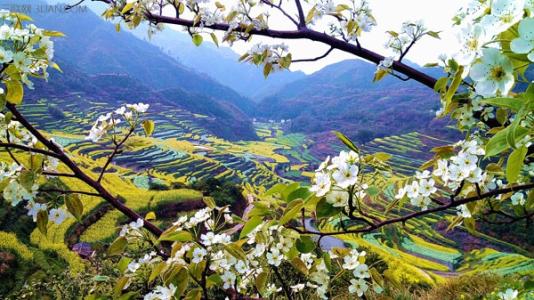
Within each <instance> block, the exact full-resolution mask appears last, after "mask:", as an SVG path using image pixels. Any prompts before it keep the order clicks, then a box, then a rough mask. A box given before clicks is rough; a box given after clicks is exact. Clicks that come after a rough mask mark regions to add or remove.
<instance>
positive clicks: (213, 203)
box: [202, 197, 217, 209]
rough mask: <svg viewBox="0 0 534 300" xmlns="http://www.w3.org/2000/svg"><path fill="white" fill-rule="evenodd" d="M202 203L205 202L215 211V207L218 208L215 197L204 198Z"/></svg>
mask: <svg viewBox="0 0 534 300" xmlns="http://www.w3.org/2000/svg"><path fill="white" fill-rule="evenodd" d="M202 202H204V204H206V206H207V207H209V208H211V209H215V207H217V204H216V203H215V199H214V198H213V197H202Z"/></svg>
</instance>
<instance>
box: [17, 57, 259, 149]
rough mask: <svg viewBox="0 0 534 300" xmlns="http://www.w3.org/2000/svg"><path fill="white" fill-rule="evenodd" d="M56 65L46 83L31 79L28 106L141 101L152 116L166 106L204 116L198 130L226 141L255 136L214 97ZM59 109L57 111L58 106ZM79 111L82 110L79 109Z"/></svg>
mask: <svg viewBox="0 0 534 300" xmlns="http://www.w3.org/2000/svg"><path fill="white" fill-rule="evenodd" d="M58 63H59V64H60V65H61V67H62V69H63V73H59V72H55V71H52V74H51V79H50V80H49V81H48V82H44V81H40V80H39V81H38V80H35V81H34V82H35V89H34V90H28V91H27V93H26V98H27V101H28V103H32V102H35V101H36V100H38V99H41V98H45V99H47V100H48V101H49V102H50V104H51V105H54V104H56V100H55V99H56V98H59V99H73V100H72V101H79V100H77V99H78V98H75V97H73V96H74V95H76V96H80V97H81V98H86V99H92V100H96V101H99V102H101V103H105V104H106V106H107V107H108V109H107V111H111V110H113V109H114V108H116V107H117V106H118V105H121V104H122V103H124V102H130V103H131V102H137V101H142V102H145V103H150V104H151V112H153V113H156V114H157V113H165V112H166V107H169V105H170V106H171V107H173V106H174V107H179V108H183V109H185V110H188V111H190V112H195V113H200V114H202V115H205V116H208V117H209V118H199V119H198V120H196V121H195V122H196V123H197V126H198V127H201V128H204V129H206V130H208V132H211V133H213V134H214V135H216V136H219V137H222V138H225V139H228V140H243V139H244V140H251V139H252V140H253V139H256V137H257V136H256V133H255V131H254V128H253V127H252V123H251V122H250V121H249V120H248V118H247V117H246V116H245V115H244V114H243V113H242V112H241V111H240V110H238V109H236V107H235V106H234V105H232V104H230V103H226V102H220V101H219V102H217V101H216V100H214V98H211V97H208V96H205V95H201V94H195V93H190V92H187V91H184V90H182V89H180V88H174V89H169V90H164V91H157V92H155V91H152V90H150V89H149V88H148V87H146V86H144V85H143V84H142V83H141V82H139V81H138V80H136V79H135V78H132V77H130V76H128V75H126V74H95V75H88V74H86V73H83V72H80V71H79V70H77V68H76V67H75V66H73V65H72V64H70V63H68V62H64V61H62V60H61V59H60V60H59V61H58ZM110 82H112V83H113V84H110ZM83 103H85V102H83V101H80V103H79V105H80V106H83V105H86V104H83ZM59 109H60V110H61V105H59ZM80 109H81V110H84V109H86V108H85V107H80ZM178 118H180V116H176V123H179V122H180V121H183V120H179V119H178ZM32 121H34V122H36V123H37V124H39V125H46V124H41V123H40V122H41V121H42V120H39V119H36V120H32ZM93 121H94V120H93ZM49 129H53V128H49ZM56 129H57V128H56ZM177 137H178V136H177Z"/></svg>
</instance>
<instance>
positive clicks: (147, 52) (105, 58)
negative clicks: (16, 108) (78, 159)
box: [0, 0, 256, 140]
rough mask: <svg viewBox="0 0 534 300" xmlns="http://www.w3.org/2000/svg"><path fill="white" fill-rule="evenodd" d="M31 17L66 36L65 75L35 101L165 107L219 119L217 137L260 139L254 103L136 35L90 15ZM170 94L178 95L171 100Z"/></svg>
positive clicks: (41, 87) (62, 43)
mask: <svg viewBox="0 0 534 300" xmlns="http://www.w3.org/2000/svg"><path fill="white" fill-rule="evenodd" d="M9 3H11V2H10V1H9V0H0V5H2V6H6V7H9ZM42 4H44V2H42V1H39V0H36V1H34V2H32V5H42ZM31 15H32V18H34V21H35V22H36V23H37V24H38V25H39V26H41V27H44V28H47V29H53V30H59V31H62V32H64V33H65V34H66V37H64V38H60V39H57V42H56V48H55V49H56V59H55V60H56V61H57V62H58V63H60V65H61V67H62V68H63V70H64V73H63V74H59V73H58V72H52V75H51V79H50V82H49V83H47V84H41V83H37V89H36V91H35V92H34V93H30V95H31V96H34V97H43V98H53V97H58V96H60V95H65V94H69V93H77V92H79V93H83V94H84V95H85V96H87V97H91V98H93V99H98V98H101V100H102V101H106V102H109V103H110V104H112V103H116V102H117V101H128V102H137V101H143V102H150V101H164V102H167V103H174V105H178V106H179V107H182V108H185V109H187V110H191V112H193V113H199V114H205V115H208V116H210V117H212V118H214V119H215V124H210V125H209V127H210V131H212V132H213V133H214V134H215V135H219V136H221V137H223V138H227V139H231V140H239V139H247V140H248V139H255V138H256V133H255V131H254V130H253V127H252V123H251V121H250V117H249V115H250V114H251V113H252V109H253V108H254V103H252V102H251V101H250V100H249V99H247V98H245V97H242V96H241V95H239V94H238V93H236V92H235V91H233V90H232V89H230V88H228V87H225V86H223V85H221V84H219V83H217V82H216V81H214V80H212V79H210V78H206V76H203V75H200V74H198V73H196V72H194V71H193V70H190V69H189V68H187V67H184V66H183V65H181V64H180V63H178V62H177V61H176V60H175V59H173V58H171V57H169V56H167V55H166V54H164V53H162V52H161V51H160V50H159V49H158V48H157V47H155V46H153V45H151V44H149V43H147V42H145V41H142V40H140V39H138V38H136V37H135V36H134V35H132V34H131V33H128V32H120V33H117V32H116V31H115V29H114V26H113V24H111V23H109V22H105V21H104V20H102V19H100V18H99V17H98V16H97V15H95V14H94V13H92V12H91V11H89V10H88V11H87V12H85V13H61V12H46V13H38V12H37V11H36V9H34V10H33V13H31ZM97 81H98V82H97ZM169 89H173V90H174V93H173V94H170V95H166V94H165V92H164V91H167V90H169ZM119 91H122V92H121V93H119ZM177 91H180V92H179V93H177ZM176 94H179V95H180V96H179V97H177V96H176ZM126 95H128V97H126ZM192 103H194V104H195V105H192ZM218 122H220V123H218ZM206 126H208V125H206Z"/></svg>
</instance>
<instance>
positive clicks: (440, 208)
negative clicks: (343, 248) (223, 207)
mask: <svg viewBox="0 0 534 300" xmlns="http://www.w3.org/2000/svg"><path fill="white" fill-rule="evenodd" d="M532 188H534V183H529V184H524V185H517V186H513V187H509V188H505V189H500V190H494V191H491V192H488V193H485V194H481V195H477V196H473V197H468V198H463V199H458V200H455V201H451V202H448V203H447V204H445V205H442V206H437V207H434V208H431V209H426V210H422V211H417V212H414V213H411V214H408V215H405V216H402V217H398V218H393V219H388V220H384V221H382V222H380V223H375V224H374V225H369V226H367V227H363V228H358V229H353V230H346V231H334V232H320V231H309V230H306V229H300V228H298V227H294V226H291V225H288V226H286V227H287V228H290V229H292V230H295V231H296V232H298V233H300V234H315V235H319V236H332V235H340V234H350V233H364V232H371V231H374V230H376V229H378V228H381V227H384V226H386V225H389V224H395V223H401V222H402V223H404V222H406V221H408V220H410V219H414V218H417V217H420V216H424V215H428V214H431V213H436V212H440V211H445V210H447V209H449V208H453V207H457V206H460V205H462V204H467V203H471V202H475V201H480V200H482V199H485V198H489V197H493V196H498V195H502V194H506V193H510V192H516V191H523V190H529V189H532Z"/></svg>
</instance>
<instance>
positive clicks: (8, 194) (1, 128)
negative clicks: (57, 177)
mask: <svg viewBox="0 0 534 300" xmlns="http://www.w3.org/2000/svg"><path fill="white" fill-rule="evenodd" d="M0 141H2V142H6V143H8V142H9V143H13V144H18V145H22V146H27V147H35V146H36V144H37V139H36V138H35V136H33V135H32V134H31V133H30V132H29V131H28V130H26V129H25V128H24V127H23V126H22V125H21V124H20V123H19V122H18V121H13V120H10V121H9V122H7V120H6V116H5V115H4V114H1V113H0ZM31 155H35V156H40V157H42V166H43V168H42V169H43V170H45V171H50V172H53V171H55V170H56V169H57V166H58V163H59V161H58V159H56V158H54V157H48V156H44V155H42V154H36V153H32V154H31ZM27 171H28V170H26V169H25V167H23V166H22V165H19V164H18V163H17V162H12V163H11V164H10V165H9V164H6V163H5V162H1V163H0V181H2V182H5V183H6V185H5V187H4V188H3V191H2V196H3V198H4V200H5V201H7V202H9V203H10V204H11V205H12V206H17V205H18V204H19V203H21V202H22V201H26V202H27V203H26V205H25V208H26V209H27V210H28V215H29V216H31V217H32V219H33V221H34V222H35V221H37V214H38V213H39V211H47V210H48V206H47V204H45V203H38V202H35V200H36V199H35V197H36V195H37V193H38V191H39V184H38V177H35V178H33V179H32V180H31V182H28V181H27V180H26V179H27V178H28V177H25V178H24V175H25V174H26V175H27ZM67 217H68V213H67V212H66V211H65V210H63V209H61V208H52V209H51V210H50V211H49V216H48V220H49V221H51V222H54V223H56V224H61V223H62V222H63V221H64V220H65V218H67Z"/></svg>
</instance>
